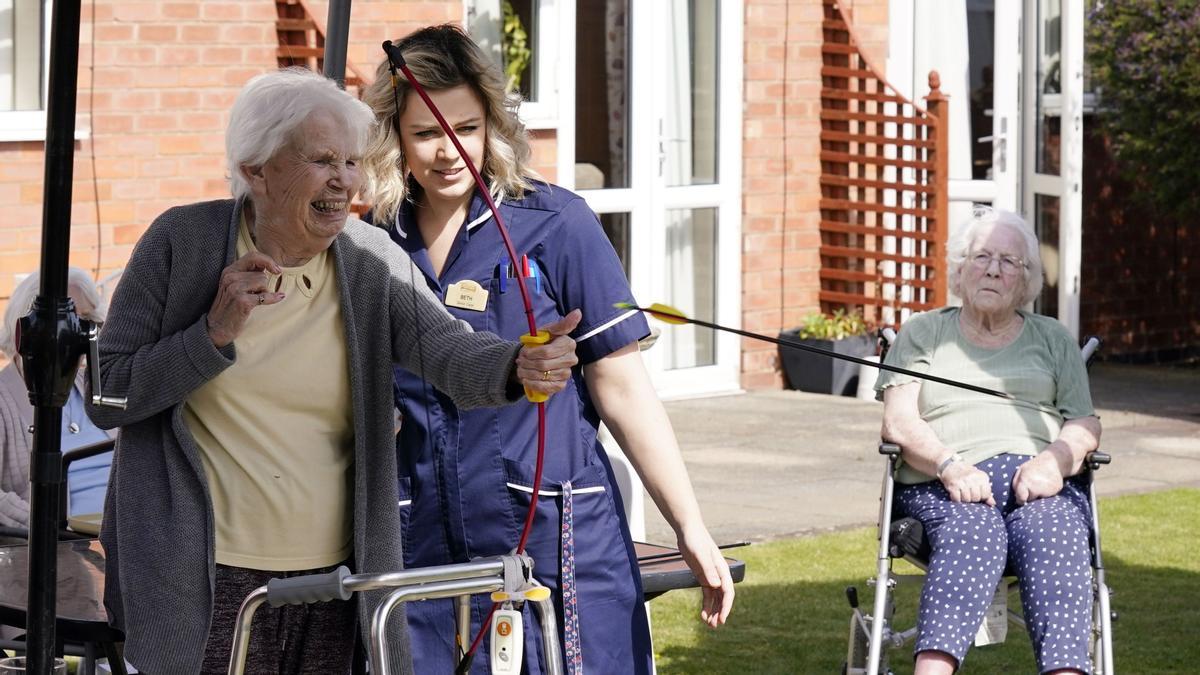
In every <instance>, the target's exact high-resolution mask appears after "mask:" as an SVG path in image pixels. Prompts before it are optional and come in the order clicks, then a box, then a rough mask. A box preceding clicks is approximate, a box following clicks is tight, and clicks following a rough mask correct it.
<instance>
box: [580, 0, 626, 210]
mask: <svg viewBox="0 0 1200 675" xmlns="http://www.w3.org/2000/svg"><path fill="white" fill-rule="evenodd" d="M629 12H630V7H629V0H577V1H576V4H575V187H576V189H579V190H592V189H606V188H623V187H629V186H630V173H631V172H630V155H629V149H630V143H629V138H630V125H629V120H630V111H631V107H630V100H629V99H630V93H631V92H630V69H629V64H630V63H631V61H630V55H631V51H632V50H631V49H630V31H629V30H628V25H629Z"/></svg>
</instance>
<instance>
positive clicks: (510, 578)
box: [229, 553, 563, 675]
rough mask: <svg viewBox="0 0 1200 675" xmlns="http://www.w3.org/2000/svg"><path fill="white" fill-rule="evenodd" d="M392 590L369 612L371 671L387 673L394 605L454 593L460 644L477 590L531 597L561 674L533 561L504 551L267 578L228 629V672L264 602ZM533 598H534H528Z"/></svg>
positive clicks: (550, 668)
mask: <svg viewBox="0 0 1200 675" xmlns="http://www.w3.org/2000/svg"><path fill="white" fill-rule="evenodd" d="M387 588H390V589H393V590H392V592H391V593H389V594H388V595H387V596H386V597H385V598H384V600H383V601H382V602H381V603H380V604H379V606H378V607H376V608H375V611H374V613H373V615H372V617H371V626H370V632H369V635H370V644H369V646H368V651H369V655H368V659H369V663H370V667H371V673H372V674H373V675H389V674H390V673H391V672H392V669H391V665H390V664H389V663H388V660H387V646H388V645H387V635H388V632H387V629H388V622H389V619H390V617H391V615H392V613H393V612H394V611H395V609H396V607H397V606H398V605H399V604H400V603H403V602H413V601H417V600H431V599H434V598H456V600H457V609H458V611H457V612H456V614H457V618H458V626H457V633H458V644H459V645H461V646H462V647H464V648H465V646H466V644H467V643H468V642H469V641H470V639H471V634H472V633H471V611H470V600H469V599H470V596H472V595H475V594H477V593H491V594H494V597H493V599H496V598H497V597H499V598H507V599H509V600H517V601H525V602H532V603H533V606H534V609H535V610H536V611H537V614H538V619H539V620H540V622H541V633H542V650H543V652H544V656H545V664H546V673H547V675H562V669H563V666H562V653H561V651H560V647H559V644H558V624H557V618H556V615H555V613H554V605H553V600H552V599H551V598H550V597H549V593H546V592H544V591H543V592H540V593H539V592H533V593H530V591H533V590H534V589H545V587H544V586H541V585H539V584H538V583H537V582H536V581H535V580H534V579H533V561H532V559H531V558H530V557H529V556H527V555H518V554H515V553H514V554H509V555H502V556H493V557H488V558H479V559H477V560H473V561H471V562H468V563H456V564H451V565H436V566H431V567H421V568H414V569H407V570H401V571H397V572H385V573H382V574H351V573H350V570H349V569H347V568H346V567H345V566H342V567H339V568H337V569H336V570H334V571H332V572H328V573H325V574H312V575H307V576H302V577H293V578H290V579H272V580H271V581H270V582H268V583H267V585H266V586H260V587H259V588H256V589H255V590H254V591H252V592H251V593H250V594H249V595H248V596H246V599H245V600H244V601H243V602H242V606H241V609H239V610H238V618H237V626H236V627H235V628H234V633H233V649H232V653H231V654H230V657H229V675H242V673H243V672H244V670H245V666H246V654H247V651H248V649H249V644H250V626H251V623H252V622H253V620H254V613H255V612H256V611H257V610H258V608H259V607H260V606H262V604H263V603H264V602H266V603H269V604H270V605H271V606H272V607H279V606H282V605H299V604H306V603H313V602H327V601H329V600H349V599H350V597H351V596H352V595H353V594H354V593H357V592H362V591H373V590H380V589H387ZM533 597H539V598H540V599H533Z"/></svg>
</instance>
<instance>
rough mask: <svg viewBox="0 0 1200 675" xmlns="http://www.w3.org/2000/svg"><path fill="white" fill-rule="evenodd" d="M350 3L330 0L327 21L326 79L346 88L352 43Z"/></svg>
mask: <svg viewBox="0 0 1200 675" xmlns="http://www.w3.org/2000/svg"><path fill="white" fill-rule="evenodd" d="M350 1H351V0H329V13H328V14H327V15H326V19H325V57H324V58H325V69H324V72H325V77H328V78H329V79H331V80H333V81H335V82H337V83H338V86H339V87H341V88H342V89H345V88H346V45H347V44H349V42H350Z"/></svg>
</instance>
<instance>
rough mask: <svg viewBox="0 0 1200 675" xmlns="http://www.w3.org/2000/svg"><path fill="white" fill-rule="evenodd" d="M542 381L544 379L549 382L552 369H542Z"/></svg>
mask: <svg viewBox="0 0 1200 675" xmlns="http://www.w3.org/2000/svg"><path fill="white" fill-rule="evenodd" d="M542 381H543V382H549V381H550V371H548V370H543V371H542Z"/></svg>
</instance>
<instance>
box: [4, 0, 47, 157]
mask: <svg viewBox="0 0 1200 675" xmlns="http://www.w3.org/2000/svg"><path fill="white" fill-rule="evenodd" d="M42 11H43V12H44V16H46V17H51V16H53V15H54V13H53V12H54V5H53V2H52V0H43V2H42ZM50 24H51V22H50V21H49V20H47V21H44V22H43V26H42V64H43V68H42V91H43V95H42V109H41V110H3V111H0V141H40V140H44V139H45V138H46V104H47V101H46V92H48V91H49V89H50Z"/></svg>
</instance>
